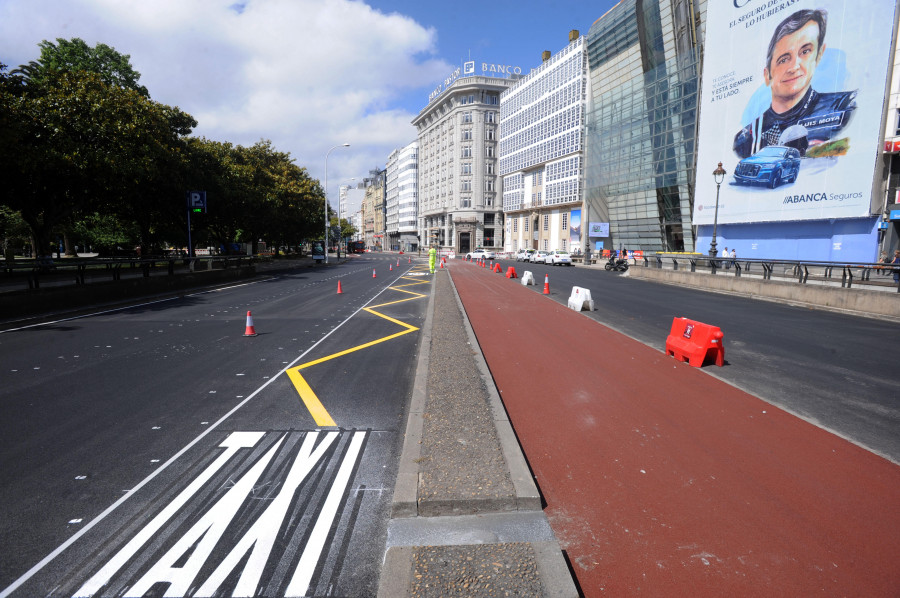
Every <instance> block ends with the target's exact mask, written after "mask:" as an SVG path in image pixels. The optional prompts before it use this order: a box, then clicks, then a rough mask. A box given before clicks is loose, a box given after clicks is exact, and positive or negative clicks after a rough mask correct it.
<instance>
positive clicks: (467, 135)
mask: <svg viewBox="0 0 900 598" xmlns="http://www.w3.org/2000/svg"><path fill="white" fill-rule="evenodd" d="M462 138H463V141H469V140H471V139H472V129H463V135H462Z"/></svg>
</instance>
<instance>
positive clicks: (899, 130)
mask: <svg viewBox="0 0 900 598" xmlns="http://www.w3.org/2000/svg"><path fill="white" fill-rule="evenodd" d="M894 134H895V135H900V108H898V109H897V132H896V133H894Z"/></svg>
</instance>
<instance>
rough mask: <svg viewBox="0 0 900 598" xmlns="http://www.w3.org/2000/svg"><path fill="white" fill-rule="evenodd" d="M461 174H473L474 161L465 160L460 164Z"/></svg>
mask: <svg viewBox="0 0 900 598" xmlns="http://www.w3.org/2000/svg"><path fill="white" fill-rule="evenodd" d="M460 174H472V163H471V162H463V163H462V164H460Z"/></svg>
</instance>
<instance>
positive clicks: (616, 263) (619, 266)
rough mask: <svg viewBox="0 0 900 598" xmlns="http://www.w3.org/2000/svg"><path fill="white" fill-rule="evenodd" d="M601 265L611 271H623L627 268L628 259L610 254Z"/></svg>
mask: <svg viewBox="0 0 900 598" xmlns="http://www.w3.org/2000/svg"><path fill="white" fill-rule="evenodd" d="M603 267H604V268H606V269H607V270H609V271H612V272H625V271H627V270H628V260H626V259H617V258H616V256H614V255H611V256H609V261H608V262H606V265H604V266H603Z"/></svg>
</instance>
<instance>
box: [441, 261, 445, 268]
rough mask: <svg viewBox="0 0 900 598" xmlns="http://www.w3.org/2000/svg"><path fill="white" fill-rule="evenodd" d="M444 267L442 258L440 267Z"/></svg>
mask: <svg viewBox="0 0 900 598" xmlns="http://www.w3.org/2000/svg"><path fill="white" fill-rule="evenodd" d="M443 267H444V260H441V268H443Z"/></svg>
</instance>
